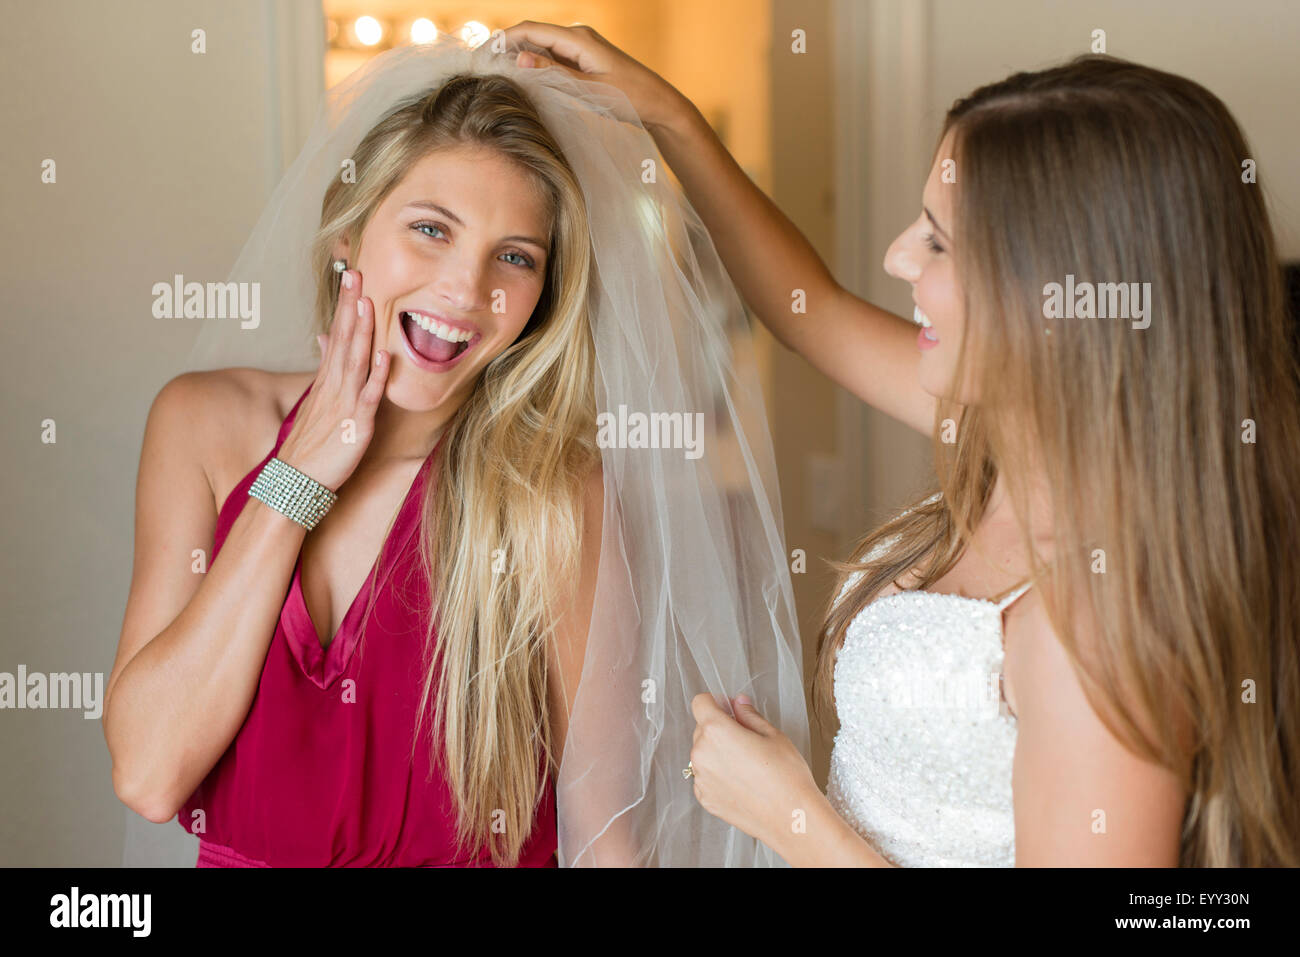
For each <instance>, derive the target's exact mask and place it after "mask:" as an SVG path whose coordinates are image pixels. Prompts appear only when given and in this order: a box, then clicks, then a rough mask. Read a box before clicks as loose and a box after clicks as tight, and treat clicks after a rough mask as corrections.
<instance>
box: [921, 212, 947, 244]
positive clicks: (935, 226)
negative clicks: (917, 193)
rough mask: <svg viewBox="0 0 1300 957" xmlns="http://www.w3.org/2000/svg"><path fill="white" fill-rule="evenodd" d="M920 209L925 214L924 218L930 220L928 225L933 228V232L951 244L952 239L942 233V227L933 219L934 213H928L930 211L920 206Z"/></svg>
mask: <svg viewBox="0 0 1300 957" xmlns="http://www.w3.org/2000/svg"><path fill="white" fill-rule="evenodd" d="M921 209H922V210H923V211H924V212H925V216H926V218H927V219H929V220H930V224H931V225H932V226H934V229H935V232H937V233H938V234H939V235H940V236H942V237H943V238H944V239H946V240H948V242H952V237H951V236H949V235H948V234H947V233H946V232H944V231H943V227H942V226H940V225H939V221H938V220H937V219H935V218H934V213H932V212H930V210H928V209H926V207H924V206H922V207H921Z"/></svg>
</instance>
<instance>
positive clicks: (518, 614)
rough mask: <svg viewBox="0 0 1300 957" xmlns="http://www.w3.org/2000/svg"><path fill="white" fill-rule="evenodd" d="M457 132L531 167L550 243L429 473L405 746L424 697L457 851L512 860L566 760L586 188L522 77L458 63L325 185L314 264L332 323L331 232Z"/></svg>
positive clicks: (586, 340)
mask: <svg viewBox="0 0 1300 957" xmlns="http://www.w3.org/2000/svg"><path fill="white" fill-rule="evenodd" d="M462 144H463V145H473V146H480V147H485V148H488V149H491V150H494V151H496V152H497V153H498V154H500V155H502V156H504V157H506V158H508V159H510V160H512V161H513V162H515V163H516V164H518V166H519V167H520V168H521V169H523V170H524V171H526V173H527V174H528V175H530V176H531V177H532V178H533V180H534V181H535V183H536V184H537V186H538V187H539V188H540V190H541V192H542V194H543V195H544V196H545V197H546V200H547V203H548V206H549V210H550V215H551V238H552V242H551V254H550V256H549V257H548V263H547V275H546V281H545V285H544V288H543V291H542V293H541V298H540V300H539V301H538V303H537V307H536V308H535V309H534V311H533V314H532V316H531V317H530V319H529V321H528V323H527V325H526V326H525V328H524V330H523V332H522V334H521V335H520V336H519V338H518V339H517V340H516V341H515V342H514V343H513V344H512V345H511V346H510V347H509V348H507V349H506V350H505V351H504V352H503V353H502V354H501V355H499V356H498V357H496V358H495V359H494V360H493V361H492V362H491V363H490V364H489V365H488V366H487V368H486V369H485V370H484V373H483V376H482V378H481V380H480V381H479V382H478V384H477V385H476V387H475V389H474V391H473V393H472V394H471V396H470V397H469V399H468V400H467V401H466V402H465V404H464V405H463V406H462V407H461V408H460V409H459V410H458V411H457V413H456V415H455V416H454V418H453V419H452V421H451V422H450V423H449V424H448V425H447V428H446V431H445V432H444V434H443V436H442V439H441V442H440V448H439V450H438V454H437V456H436V468H435V470H434V471H433V473H431V476H430V481H429V482H428V484H426V486H425V488H424V496H423V502H422V505H421V523H420V528H421V535H420V556H421V565H422V567H423V569H424V572H425V573H426V574H427V575H428V576H429V578H428V580H429V582H430V585H431V589H432V602H431V607H432V609H433V614H432V616H431V617H430V619H429V621H428V628H427V632H426V635H425V646H424V660H423V665H424V681H423V690H422V693H421V698H420V704H419V709H418V717H417V723H416V728H415V734H414V736H413V738H412V754H413V755H414V753H415V747H416V743H417V741H418V740H419V737H420V733H421V731H422V730H423V728H424V724H425V719H426V713H427V712H429V711H430V698H431V697H432V698H433V707H432V728H433V733H432V736H431V741H430V745H429V748H430V756H431V761H430V766H431V772H432V769H433V768H434V767H438V766H441V767H442V768H443V770H444V773H445V777H446V780H447V782H448V785H449V787H450V789H451V792H452V794H453V795H454V797H455V799H456V805H457V807H456V812H457V828H456V841H457V849H458V852H459V853H461V854H463V853H465V851H466V849H472V848H477V847H488V848H489V849H490V851H491V854H492V858H493V861H494V862H495V863H497V864H507V865H509V864H514V863H516V862H517V861H518V858H519V855H520V851H521V849H522V847H523V846H524V844H525V842H526V840H527V838H528V836H529V834H530V832H531V830H532V826H533V818H534V816H535V814H536V811H537V808H538V806H539V802H540V800H541V797H542V795H543V789H544V787H545V786H546V775H547V774H548V773H549V774H554V773H555V771H556V770H557V766H558V755H557V754H555V753H554V747H553V733H552V730H551V722H550V717H549V710H548V706H547V705H548V697H547V688H548V677H549V676H548V663H547V653H546V649H547V643H548V641H550V640H551V638H552V635H553V632H554V624H555V622H554V618H553V616H554V613H555V611H556V610H557V608H558V607H560V606H559V603H558V598H559V597H560V596H562V595H563V594H564V593H565V588H566V584H567V583H570V582H571V581H573V580H574V579H575V578H576V569H577V567H578V562H579V557H580V556H579V552H580V546H581V540H582V508H581V489H582V488H583V486H584V482H585V478H586V477H587V476H588V475H589V474H590V472H591V470H592V468H593V467H594V465H595V464H596V463H597V462H598V461H599V450H598V449H597V447H596V442H595V436H596V429H595V399H594V377H595V347H594V344H593V342H592V338H591V333H590V329H589V326H588V310H589V299H588V288H589V280H590V276H591V272H592V268H593V267H592V258H591V246H590V234H589V232H588V226H587V214H586V207H585V205H584V202H583V197H582V191H581V188H580V186H579V185H578V182H577V179H576V178H575V176H574V174H573V171H572V169H571V168H570V167H569V165H568V164H567V163H566V162H565V160H564V159H563V157H562V153H561V150H560V147H559V145H558V144H557V143H556V142H555V140H554V139H553V138H552V136H551V135H550V133H549V132H548V131H547V129H546V127H545V125H544V124H543V123H542V120H541V118H540V116H539V115H538V113H537V110H536V108H535V107H534V105H533V104H532V103H531V102H530V101H529V99H528V97H527V95H526V94H525V93H524V91H523V90H522V89H521V88H520V87H519V86H518V85H517V84H516V83H514V82H513V81H511V80H510V79H508V78H506V77H502V76H494V75H461V76H456V77H452V78H450V79H449V80H448V81H447V82H446V83H444V84H443V85H442V86H440V87H439V88H437V89H433V90H429V91H427V92H426V93H423V94H421V95H420V96H419V97H415V98H411V99H409V100H408V101H406V102H403V103H401V104H399V105H398V106H397V107H395V108H394V109H393V110H392V111H391V112H390V113H389V114H388V115H387V116H386V117H385V118H384V119H383V120H381V121H380V122H379V123H378V124H376V126H375V127H374V128H373V129H372V130H371V131H370V132H369V133H368V134H367V135H366V136H365V138H364V139H363V140H362V142H361V144H360V145H359V146H358V147H357V149H356V150H355V151H354V153H353V157H352V158H353V160H354V161H355V164H356V182H355V183H348V184H345V183H343V182H342V181H341V180H339V179H336V180H335V181H334V182H333V184H332V185H331V186H330V188H329V189H328V190H327V192H326V194H325V198H324V201H323V204H322V211H321V228H320V231H319V233H318V235H317V238H316V240H315V242H314V245H313V253H312V268H313V269H314V270H315V272H314V275H316V276H317V277H318V281H319V286H318V289H317V317H316V319H317V323H318V325H319V327H320V328H325V327H326V326H327V324H328V322H329V321H330V318H331V317H332V316H333V314H334V309H335V305H336V303H337V294H338V293H337V288H338V287H337V278H336V277H335V274H334V273H333V270H332V269H331V268H330V261H331V250H332V249H333V247H334V245H335V244H336V242H337V241H338V239H339V238H340V237H341V236H345V235H346V236H347V237H348V238H349V243H350V248H351V249H352V251H353V252H354V255H355V254H357V253H359V249H360V245H359V244H360V239H361V234H362V231H363V230H364V228H365V225H366V223H367V222H368V221H369V219H370V217H371V216H372V215H373V213H374V211H375V210H376V209H377V208H378V207H379V205H380V203H382V202H383V200H384V198H385V197H386V196H387V195H388V193H389V192H390V191H391V190H392V189H393V187H394V186H395V185H396V184H397V183H398V182H399V181H400V180H401V179H402V177H403V176H404V175H405V174H406V172H407V171H408V170H409V169H410V168H411V165H412V164H413V163H415V162H416V161H418V160H419V159H420V158H422V157H424V156H426V155H428V154H429V153H430V152H433V151H435V150H438V149H441V148H446V147H449V146H455V145H462ZM390 527H391V526H390ZM372 585H373V582H372ZM372 600H373V590H372ZM367 617H368V616H367Z"/></svg>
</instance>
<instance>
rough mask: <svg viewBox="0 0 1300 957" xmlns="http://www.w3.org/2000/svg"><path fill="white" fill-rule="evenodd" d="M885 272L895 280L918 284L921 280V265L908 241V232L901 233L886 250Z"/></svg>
mask: <svg viewBox="0 0 1300 957" xmlns="http://www.w3.org/2000/svg"><path fill="white" fill-rule="evenodd" d="M884 267H885V272H887V273H889V275H891V276H893V277H894V278H895V279H902V280H904V281H905V282H910V283H913V284H915V283H917V282H919V281H920V279H921V263H920V260H919V259H918V258H917V257H916V254H915V252H914V251H913V249H912V245H911V243H910V242H909V241H908V231H904V232H902V233H899V235H898V237H897V238H896V239H895V240H894V241H893V242H892V243H890V244H889V248H888V249H887V250H885V262H884Z"/></svg>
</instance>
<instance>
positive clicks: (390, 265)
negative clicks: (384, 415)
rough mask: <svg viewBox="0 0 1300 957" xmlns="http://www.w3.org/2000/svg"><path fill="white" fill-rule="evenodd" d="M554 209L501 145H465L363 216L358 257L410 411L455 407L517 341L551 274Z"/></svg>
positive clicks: (430, 162)
mask: <svg viewBox="0 0 1300 957" xmlns="http://www.w3.org/2000/svg"><path fill="white" fill-rule="evenodd" d="M550 225H551V224H550V215H549V210H548V207H547V203H546V200H545V198H544V196H543V194H542V191H541V188H540V186H539V185H538V184H537V183H536V181H535V179H534V178H533V177H532V176H531V174H529V173H528V172H527V171H525V170H524V169H523V168H522V167H520V166H519V165H518V164H517V163H515V162H513V161H512V160H510V159H508V158H507V157H505V156H503V155H502V154H500V153H498V152H495V151H492V150H488V149H485V148H483V147H476V146H464V145H457V146H454V147H447V148H444V149H440V150H437V151H435V152H433V153H430V154H428V155H426V156H424V157H423V158H421V159H420V160H418V161H416V162H415V163H414V164H413V165H412V167H411V169H410V170H409V172H408V173H407V174H406V176H405V177H404V178H403V179H402V180H401V181H400V182H399V183H398V184H397V185H396V186H395V187H393V189H392V190H391V191H390V192H389V194H388V195H387V196H386V197H385V198H384V200H383V202H382V203H381V204H380V205H379V207H378V208H377V209H376V210H375V213H374V215H373V216H371V217H370V220H369V221H368V222H367V223H366V226H365V230H364V232H363V233H362V236H361V254H360V257H359V259H358V260H353V259H352V258H351V257H349V255H348V252H349V249H348V244H347V242H346V241H341V242H340V243H339V244H337V245H336V246H335V249H334V253H335V256H336V257H337V258H343V259H347V260H348V267H349V268H351V269H356V270H359V271H360V273H361V294H362V295H363V296H364V297H366V298H368V299H369V300H370V301H371V302H372V303H373V304H374V310H375V338H374V344H373V346H372V348H371V358H372V360H373V358H374V354H375V353H376V352H378V350H380V349H384V350H386V351H387V352H388V353H389V355H390V356H391V357H392V368H391V370H390V372H389V374H388V383H387V388H386V389H385V395H386V396H387V398H388V399H389V400H390V401H391V402H393V403H394V404H395V405H397V406H400V407H401V408H404V409H407V410H409V411H412V412H427V411H432V410H434V409H437V408H440V407H441V408H444V409H447V408H451V409H454V408H456V407H458V406H459V405H460V404H462V403H463V402H464V401H465V399H466V398H467V397H468V396H469V395H470V393H471V392H472V391H473V388H474V385H475V383H476V382H477V381H478V377H479V375H480V374H481V373H482V372H483V369H484V368H485V367H486V366H487V365H488V363H490V362H491V361H492V360H493V359H495V358H496V357H497V356H499V355H500V354H501V353H502V352H504V351H505V350H506V349H507V348H508V347H509V346H510V344H511V343H513V342H514V341H515V340H516V339H518V338H519V335H520V333H521V332H523V329H524V327H525V325H527V323H528V320H529V317H531V316H532V313H533V309H534V307H535V306H536V305H537V302H538V299H539V298H540V297H541V294H542V290H543V287H544V286H545V283H546V274H547V255H548V252H549V245H550Z"/></svg>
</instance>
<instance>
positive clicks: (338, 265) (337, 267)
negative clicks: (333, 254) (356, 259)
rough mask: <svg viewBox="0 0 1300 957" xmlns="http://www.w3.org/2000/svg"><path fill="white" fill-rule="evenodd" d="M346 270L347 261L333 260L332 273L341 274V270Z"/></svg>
mask: <svg viewBox="0 0 1300 957" xmlns="http://www.w3.org/2000/svg"><path fill="white" fill-rule="evenodd" d="M347 268H348V261H347V260H346V259H336V260H334V271H335V272H338V273H341V272H343V270H345V269H347Z"/></svg>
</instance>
